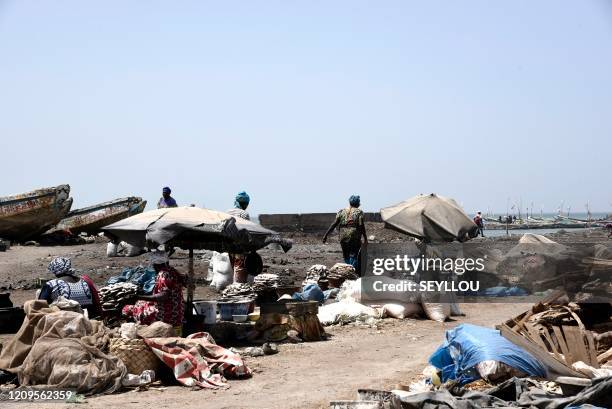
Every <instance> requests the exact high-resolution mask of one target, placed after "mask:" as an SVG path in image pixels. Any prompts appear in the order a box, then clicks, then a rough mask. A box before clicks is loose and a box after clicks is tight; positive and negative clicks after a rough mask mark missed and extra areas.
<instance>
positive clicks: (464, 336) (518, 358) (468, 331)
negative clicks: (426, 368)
mask: <svg viewBox="0 0 612 409" xmlns="http://www.w3.org/2000/svg"><path fill="white" fill-rule="evenodd" d="M489 360H492V361H498V362H503V363H505V364H506V365H509V366H511V367H513V368H515V369H519V370H521V371H523V372H525V373H527V374H528V375H530V376H539V377H546V368H545V367H544V366H542V364H541V363H540V362H538V361H537V360H536V359H535V358H534V357H533V356H532V355H531V354H530V353H528V352H527V351H525V350H524V349H522V348H520V347H518V346H517V345H514V344H513V343H512V342H510V341H508V340H507V339H506V338H504V337H502V336H501V334H500V333H499V331H497V330H494V329H492V328H485V327H480V326H477V325H471V324H461V325H459V326H458V327H456V328H454V329H451V330H448V331H446V342H445V343H444V345H442V346H440V347H439V348H438V349H437V350H436V351H435V352H434V353H433V354H432V355H431V356H430V357H429V363H430V364H431V365H433V366H435V367H436V368H438V369H439V370H441V371H442V376H441V379H442V382H446V381H448V380H457V381H458V382H459V384H460V385H465V384H466V383H470V382H473V381H475V380H476V379H479V378H480V375H479V374H478V372H477V371H476V369H475V366H476V365H477V364H479V363H480V362H482V361H489Z"/></svg>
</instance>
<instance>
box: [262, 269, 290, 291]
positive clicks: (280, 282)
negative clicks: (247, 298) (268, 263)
mask: <svg viewBox="0 0 612 409" xmlns="http://www.w3.org/2000/svg"><path fill="white" fill-rule="evenodd" d="M290 285H291V281H290V280H289V278H288V277H287V276H285V275H283V276H279V275H278V274H272V273H263V274H259V275H258V276H255V279H254V280H253V290H255V291H265V290H274V289H276V288H279V287H280V288H282V287H287V286H290Z"/></svg>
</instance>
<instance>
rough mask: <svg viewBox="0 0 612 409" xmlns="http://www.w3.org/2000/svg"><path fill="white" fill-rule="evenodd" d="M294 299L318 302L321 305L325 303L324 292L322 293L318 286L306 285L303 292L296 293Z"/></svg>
mask: <svg viewBox="0 0 612 409" xmlns="http://www.w3.org/2000/svg"><path fill="white" fill-rule="evenodd" d="M292 298H293V299H294V300H298V301H317V302H318V303H319V304H322V303H323V301H325V295H324V294H323V291H321V288H320V287H319V286H318V285H316V284H306V285H305V286H304V288H302V292H301V293H294V294H293V297H292Z"/></svg>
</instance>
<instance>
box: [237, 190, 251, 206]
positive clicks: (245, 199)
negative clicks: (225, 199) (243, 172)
mask: <svg viewBox="0 0 612 409" xmlns="http://www.w3.org/2000/svg"><path fill="white" fill-rule="evenodd" d="M250 201H251V198H250V197H249V195H248V194H247V192H245V191H242V192H240V193H238V194H237V195H236V200H235V201H234V207H235V208H237V209H242V206H241V205H248V204H249V202H250Z"/></svg>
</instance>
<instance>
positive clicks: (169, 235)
mask: <svg viewBox="0 0 612 409" xmlns="http://www.w3.org/2000/svg"><path fill="white" fill-rule="evenodd" d="M102 231H103V232H104V234H105V235H107V236H108V237H110V238H111V239H115V240H123V241H125V242H127V243H130V244H132V245H135V246H138V247H145V246H146V245H150V244H154V245H156V246H157V245H161V244H169V245H173V246H174V245H176V246H178V247H181V248H185V249H189V275H190V277H192V276H193V250H194V249H208V250H217V251H229V252H234V253H244V252H249V251H255V250H258V249H260V248H263V247H265V246H267V245H268V244H271V243H277V244H280V246H281V247H282V248H283V250H284V251H288V250H289V249H290V248H291V245H292V243H291V241H289V240H284V239H282V238H281V237H280V236H279V234H278V233H276V232H275V231H272V230H269V229H266V228H264V227H262V226H260V225H259V224H257V223H253V222H251V221H248V220H244V219H241V218H235V217H234V216H232V215H230V214H228V213H223V212H218V211H216V210H210V209H201V208H198V207H175V208H166V209H157V210H151V211H148V212H144V213H141V214H138V215H135V216H132V217H128V218H127V219H123V220H120V221H118V222H116V223H113V224H110V225H108V226H106V227H103V228H102ZM192 300H193V288H192V287H190V288H189V289H188V295H187V301H188V302H190V301H192Z"/></svg>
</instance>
